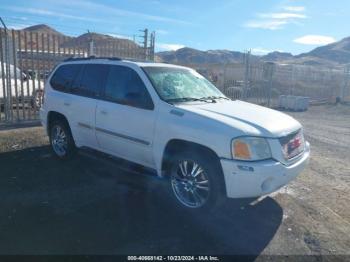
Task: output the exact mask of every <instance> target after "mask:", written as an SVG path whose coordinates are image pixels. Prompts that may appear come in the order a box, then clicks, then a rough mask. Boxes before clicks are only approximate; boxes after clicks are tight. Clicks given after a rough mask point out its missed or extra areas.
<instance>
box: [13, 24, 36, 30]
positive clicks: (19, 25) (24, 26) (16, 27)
mask: <svg viewBox="0 0 350 262" xmlns="http://www.w3.org/2000/svg"><path fill="white" fill-rule="evenodd" d="M32 25H33V24H23V23H15V24H13V23H8V24H7V27H8V28H11V29H15V30H21V29H23V28H26V27H29V26H32Z"/></svg>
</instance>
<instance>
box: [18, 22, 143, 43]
mask: <svg viewBox="0 0 350 262" xmlns="http://www.w3.org/2000/svg"><path fill="white" fill-rule="evenodd" d="M18 31H19V33H20V34H21V45H22V46H23V48H24V46H25V37H24V33H25V32H27V39H26V44H27V48H30V47H31V46H32V45H33V47H34V48H36V46H37V45H38V47H39V48H42V44H44V46H46V45H47V42H48V39H47V38H48V37H50V39H51V40H50V42H51V46H50V49H51V48H53V45H52V41H53V40H52V39H53V37H54V41H55V45H56V47H57V46H60V47H65V48H70V47H71V48H73V47H74V46H80V47H88V46H89V43H90V41H91V39H92V40H93V41H94V43H95V46H96V47H101V46H103V47H110V48H112V47H113V46H118V48H124V47H125V49H129V48H137V47H138V45H137V44H136V43H134V42H133V41H131V40H128V39H122V38H117V37H112V36H109V35H104V34H98V33H94V32H92V33H85V34H82V35H80V36H77V37H72V36H67V35H65V34H63V33H61V32H58V31H57V30H55V29H53V28H51V27H49V26H48V25H45V24H39V25H34V26H30V27H26V28H24V29H22V30H18ZM28 32H29V33H31V34H32V40H31V39H30V34H28ZM37 34H38V43H37V41H36V40H37V39H36V35H37ZM42 40H44V41H42Z"/></svg>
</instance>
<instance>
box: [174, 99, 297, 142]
mask: <svg viewBox="0 0 350 262" xmlns="http://www.w3.org/2000/svg"><path fill="white" fill-rule="evenodd" d="M177 107H179V108H182V109H184V110H186V111H190V112H192V113H196V114H200V115H202V116H204V117H206V118H211V119H213V120H216V121H219V122H221V123H224V124H226V125H229V126H231V127H233V128H235V129H236V130H237V131H240V132H241V133H242V135H256V136H264V137H282V136H285V135H287V134H289V133H291V132H294V131H296V130H298V129H300V128H301V125H300V123H299V122H298V121H296V120H295V119H294V118H292V117H290V116H288V115H286V114H284V113H281V112H279V111H276V110H273V109H269V108H267V107H263V106H258V105H255V104H251V103H247V102H243V101H239V100H235V101H226V100H221V101H217V103H191V104H189V103H186V104H178V105H177Z"/></svg>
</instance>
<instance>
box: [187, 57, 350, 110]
mask: <svg viewBox="0 0 350 262" xmlns="http://www.w3.org/2000/svg"><path fill="white" fill-rule="evenodd" d="M188 66H190V67H192V68H195V69H196V70H197V71H198V72H199V73H201V74H203V75H204V76H205V77H207V78H208V79H209V80H210V81H212V82H213V83H214V84H215V85H216V86H217V87H218V88H219V89H220V90H221V91H223V92H224V93H225V94H226V95H227V96H229V97H230V98H233V99H240V100H245V101H248V102H252V103H256V104H260V105H264V106H269V107H277V106H278V101H279V97H280V96H281V95H293V96H303V97H308V98H309V99H310V102H311V103H314V104H317V103H324V102H335V101H336V100H337V98H338V99H339V100H340V101H347V102H349V101H350V82H349V80H350V67H349V66H348V65H346V66H338V67H332V68H327V67H322V66H307V65H295V64H278V63H273V62H260V61H253V62H252V61H249V60H248V59H245V60H244V61H242V63H232V64H202V65H198V64H196V65H188Z"/></svg>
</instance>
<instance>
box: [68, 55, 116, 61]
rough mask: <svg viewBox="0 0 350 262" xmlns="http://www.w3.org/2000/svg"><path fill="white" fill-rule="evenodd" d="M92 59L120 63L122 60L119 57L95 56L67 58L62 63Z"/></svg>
mask: <svg viewBox="0 0 350 262" xmlns="http://www.w3.org/2000/svg"><path fill="white" fill-rule="evenodd" d="M92 59H108V60H116V61H121V60H122V59H121V58H120V57H97V56H89V57H73V56H72V57H69V58H67V59H65V60H63V61H64V62H68V61H84V60H92Z"/></svg>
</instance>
